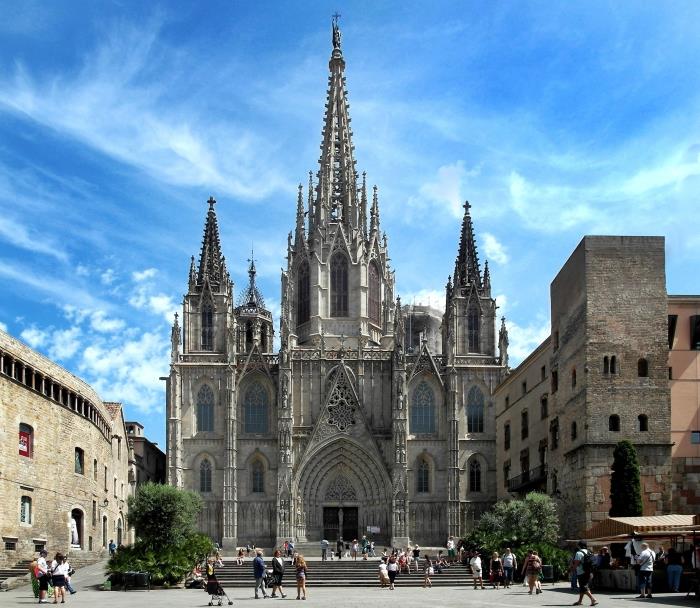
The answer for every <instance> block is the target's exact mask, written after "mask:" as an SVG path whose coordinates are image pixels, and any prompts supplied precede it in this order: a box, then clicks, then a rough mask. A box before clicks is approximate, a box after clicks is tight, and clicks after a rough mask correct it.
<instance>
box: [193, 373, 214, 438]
mask: <svg viewBox="0 0 700 608" xmlns="http://www.w3.org/2000/svg"><path fill="white" fill-rule="evenodd" d="M213 430H214V392H213V391H212V390H211V388H210V387H209V386H208V385H207V384H205V385H204V386H202V388H200V389H199V392H198V393H197V432H199V433H210V432H212V431H213Z"/></svg>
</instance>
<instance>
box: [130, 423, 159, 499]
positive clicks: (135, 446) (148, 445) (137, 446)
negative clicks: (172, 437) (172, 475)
mask: <svg viewBox="0 0 700 608" xmlns="http://www.w3.org/2000/svg"><path fill="white" fill-rule="evenodd" d="M125 424H126V433H127V437H128V438H129V445H130V447H131V448H132V450H131V453H132V454H133V461H132V462H131V463H130V465H131V471H130V473H129V475H130V477H131V478H132V479H133V481H134V483H135V485H136V487H138V486H140V485H141V484H143V483H147V482H149V481H152V482H154V483H165V480H166V471H165V463H166V460H165V453H164V452H163V450H161V449H160V448H159V447H158V444H157V443H153V442H152V441H149V440H148V439H147V438H146V437H145V436H144V434H143V425H142V424H140V423H138V422H134V421H127V422H126V423H125Z"/></svg>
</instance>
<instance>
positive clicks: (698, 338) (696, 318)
mask: <svg viewBox="0 0 700 608" xmlns="http://www.w3.org/2000/svg"><path fill="white" fill-rule="evenodd" d="M690 350H700V315H692V316H691V317H690Z"/></svg>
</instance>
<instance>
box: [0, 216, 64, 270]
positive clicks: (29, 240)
mask: <svg viewBox="0 0 700 608" xmlns="http://www.w3.org/2000/svg"><path fill="white" fill-rule="evenodd" d="M0 238H1V239H4V240H5V241H7V242H8V243H10V244H12V245H14V246H15V247H20V248H21V249H26V250H27V251H33V252H34V253H42V254H45V255H48V256H51V257H53V258H55V259H57V260H59V261H61V262H66V261H67V260H68V256H67V255H66V253H65V251H63V250H62V249H60V248H59V247H58V245H57V244H56V243H54V241H53V240H52V239H50V238H49V237H48V236H47V235H44V234H38V233H37V232H34V231H29V230H28V229H27V228H26V227H25V226H24V225H22V224H20V223H18V222H16V221H14V220H11V219H10V218H9V217H7V216H4V217H2V216H0Z"/></svg>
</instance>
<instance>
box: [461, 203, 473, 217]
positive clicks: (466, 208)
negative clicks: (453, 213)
mask: <svg viewBox="0 0 700 608" xmlns="http://www.w3.org/2000/svg"><path fill="white" fill-rule="evenodd" d="M462 207H464V213H465V214H466V215H470V213H469V210H470V209H471V208H472V206H471V203H470V202H469V201H464V205H462Z"/></svg>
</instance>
